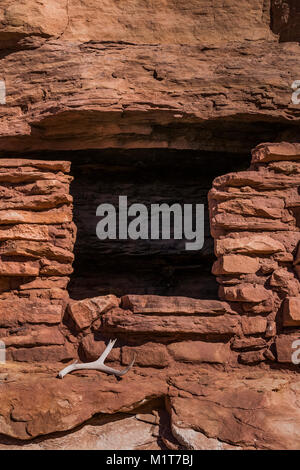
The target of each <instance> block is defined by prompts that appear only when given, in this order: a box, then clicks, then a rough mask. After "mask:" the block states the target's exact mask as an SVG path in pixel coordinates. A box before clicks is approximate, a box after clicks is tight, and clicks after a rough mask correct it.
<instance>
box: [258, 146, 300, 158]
mask: <svg viewBox="0 0 300 470" xmlns="http://www.w3.org/2000/svg"><path fill="white" fill-rule="evenodd" d="M299 159H300V145H299V144H298V143H295V144H294V143H289V142H280V143H278V144H277V143H275V144H261V145H258V146H257V147H256V148H255V149H254V150H253V151H252V162H253V163H260V162H261V163H263V162H272V161H277V160H299Z"/></svg>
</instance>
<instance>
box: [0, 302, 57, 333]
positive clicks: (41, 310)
mask: <svg viewBox="0 0 300 470" xmlns="http://www.w3.org/2000/svg"><path fill="white" fill-rule="evenodd" d="M62 314H63V308H62V306H61V305H52V304H49V302H45V301H44V302H41V301H39V302H31V301H28V300H23V299H20V300H17V299H15V300H0V326H1V327H11V326H17V325H19V324H26V323H29V324H39V323H44V324H46V325H53V324H58V323H60V322H61V319H62Z"/></svg>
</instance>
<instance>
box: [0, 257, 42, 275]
mask: <svg viewBox="0 0 300 470" xmlns="http://www.w3.org/2000/svg"><path fill="white" fill-rule="evenodd" d="M39 272H40V264H39V262H38V261H25V262H21V261H20V262H18V261H3V260H0V276H22V277H25V276H38V275H39Z"/></svg>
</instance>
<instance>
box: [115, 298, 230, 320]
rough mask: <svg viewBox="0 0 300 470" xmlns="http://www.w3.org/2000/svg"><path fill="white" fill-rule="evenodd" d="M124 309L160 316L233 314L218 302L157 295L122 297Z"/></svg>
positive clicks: (225, 304)
mask: <svg viewBox="0 0 300 470" xmlns="http://www.w3.org/2000/svg"><path fill="white" fill-rule="evenodd" d="M121 305H122V307H123V308H124V309H129V310H131V311H132V312H134V313H140V314H162V315H193V314H194V315H195V314H204V313H207V314H212V315H222V314H224V313H234V312H233V311H232V309H231V307H230V305H229V304H227V303H226V302H220V301H219V300H202V299H191V298H189V297H164V296H159V295H124V296H123V297H122V299H121Z"/></svg>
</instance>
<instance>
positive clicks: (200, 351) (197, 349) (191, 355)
mask: <svg viewBox="0 0 300 470" xmlns="http://www.w3.org/2000/svg"><path fill="white" fill-rule="evenodd" d="M168 351H169V353H170V354H171V356H172V357H173V358H174V359H175V361H178V362H191V363H194V364H200V363H201V362H208V363H217V364H225V363H226V362H227V361H228V359H229V355H230V348H229V344H224V343H208V342H205V341H182V342H178V343H173V344H170V345H169V346H168Z"/></svg>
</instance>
